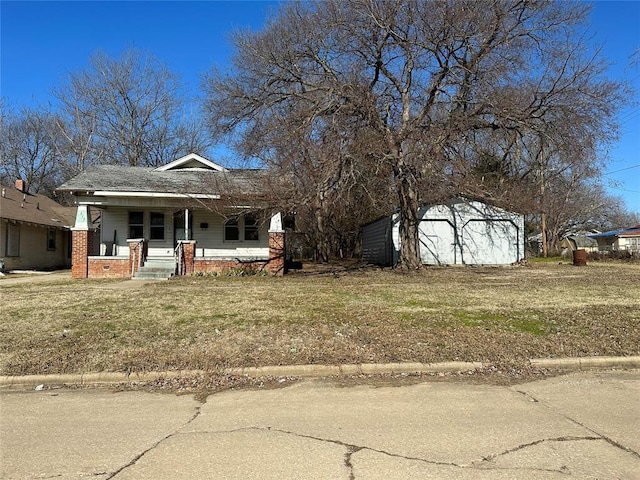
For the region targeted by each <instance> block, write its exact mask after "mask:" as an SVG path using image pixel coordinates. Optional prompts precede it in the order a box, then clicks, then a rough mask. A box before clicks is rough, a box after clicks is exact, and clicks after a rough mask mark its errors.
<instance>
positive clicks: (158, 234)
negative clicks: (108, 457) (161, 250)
mask: <svg viewBox="0 0 640 480" xmlns="http://www.w3.org/2000/svg"><path fill="white" fill-rule="evenodd" d="M149 239H150V240H164V213H162V212H151V230H150V232H149Z"/></svg>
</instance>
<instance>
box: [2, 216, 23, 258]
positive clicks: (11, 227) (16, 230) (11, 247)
mask: <svg viewBox="0 0 640 480" xmlns="http://www.w3.org/2000/svg"><path fill="white" fill-rule="evenodd" d="M5 245H6V249H5V252H4V253H5V256H7V257H19V256H20V225H18V224H14V223H7V241H6V242H5Z"/></svg>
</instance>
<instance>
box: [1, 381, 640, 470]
mask: <svg viewBox="0 0 640 480" xmlns="http://www.w3.org/2000/svg"><path fill="white" fill-rule="evenodd" d="M639 399H640V371H608V372H583V373H574V374H569V375H565V376H559V377H554V378H549V379H546V380H540V381H535V382H531V383H526V384H520V385H515V386H510V387H506V386H492V385H477V384H471V383H459V382H456V383H453V382H425V383H420V384H415V385H409V386H397V387H389V386H384V387H374V386H370V385H359V386H352V387H346V388H344V387H338V386H336V385H335V384H333V383H332V382H331V381H328V380H312V381H306V382H302V383H298V384H295V385H293V386H290V387H287V388H283V389H278V390H252V391H250V390H244V391H227V392H223V393H219V394H216V395H211V396H209V397H208V399H207V401H206V402H205V403H200V402H197V401H196V400H195V399H194V398H193V396H191V395H189V396H187V395H184V396H175V395H171V394H156V393H144V392H122V393H109V392H106V391H104V390H44V391H40V392H16V391H2V392H0V478H2V479H43V478H56V479H63V480H71V479H88V478H91V479H100V480H102V479H104V480H108V479H115V480H124V479H160V478H162V479H174V478H175V479H214V478H215V479H236V478H237V479H248V478H257V479H344V480H361V479H390V478H393V479H409V478H411V479H414V478H438V479H463V480H464V479H479V480H483V479H487V480H493V479H514V478H517V479H524V480H526V479H568V478H578V479H640V453H639V452H640V433H639V432H640V428H639V425H640V402H639Z"/></svg>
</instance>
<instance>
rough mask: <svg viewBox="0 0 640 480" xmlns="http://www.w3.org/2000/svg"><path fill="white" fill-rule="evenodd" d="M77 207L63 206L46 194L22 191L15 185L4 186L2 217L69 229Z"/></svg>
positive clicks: (1, 196)
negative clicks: (32, 193)
mask: <svg viewBox="0 0 640 480" xmlns="http://www.w3.org/2000/svg"><path fill="white" fill-rule="evenodd" d="M75 217H76V207H63V206H62V205H60V204H59V203H57V202H56V201H54V200H52V199H50V198H49V197H45V196H44V195H31V194H29V193H24V194H23V193H22V192H21V191H19V190H17V189H16V188H14V187H8V186H4V185H3V186H2V194H1V195H0V218H2V219H6V220H13V221H15V222H21V223H30V224H34V225H43V226H47V227H55V228H60V229H67V228H70V227H71V226H73V224H74V223H75Z"/></svg>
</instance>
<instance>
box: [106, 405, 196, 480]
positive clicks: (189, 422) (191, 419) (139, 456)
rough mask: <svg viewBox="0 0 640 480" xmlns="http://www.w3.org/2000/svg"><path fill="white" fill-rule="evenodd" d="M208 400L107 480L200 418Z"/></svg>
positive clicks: (109, 479) (108, 479)
mask: <svg viewBox="0 0 640 480" xmlns="http://www.w3.org/2000/svg"><path fill="white" fill-rule="evenodd" d="M206 401H207V400H206V398H205V399H204V401H202V403H201V404H200V405H198V406H197V407H196V411H195V413H194V414H193V415H192V417H191V418H190V419H189V420H187V421H186V422H185V423H184V424H182V425H180V426H179V427H178V428H176V429H175V430H174V431H173V432H171V433H169V434H168V435H165V436H164V437H162V438H161V439H160V440H158V441H157V442H156V443H154V444H153V445H151V446H150V447H149V448H147V449H146V450H143V451H142V452H141V453H139V454H138V455H136V456H135V457H133V459H132V460H131V461H130V462H129V463H127V464H126V465H123V466H121V467H120V468H119V469H117V470H116V471H114V472H113V473H111V474H109V476H108V477H107V478H106V479H105V480H111V479H112V478H114V477H115V476H116V475H118V474H119V473H121V472H122V471H124V470H126V469H127V468H129V467H132V466H133V465H135V464H136V463H138V460H140V459H141V458H142V457H144V456H145V455H146V454H147V453H149V452H150V451H152V450H155V449H156V448H157V447H158V445H160V444H161V443H162V442H164V441H165V440H168V439H170V438H172V437H174V436H175V435H177V434H178V433H179V432H180V430H182V429H183V428H185V427H187V426H189V425H190V424H191V423H192V422H193V421H194V420H195V419H196V418H198V417H199V416H200V412H201V411H202V405H204V404H205V403H206Z"/></svg>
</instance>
